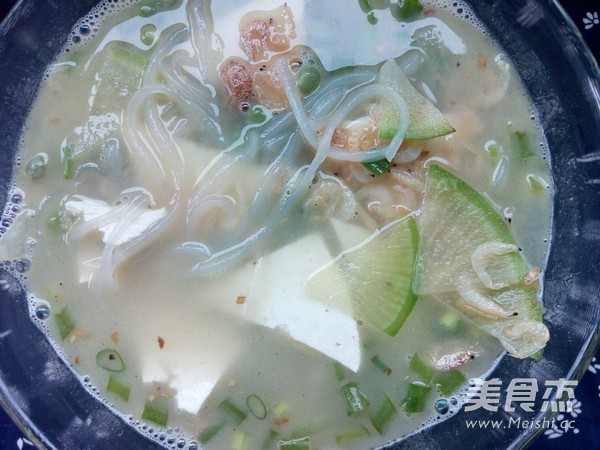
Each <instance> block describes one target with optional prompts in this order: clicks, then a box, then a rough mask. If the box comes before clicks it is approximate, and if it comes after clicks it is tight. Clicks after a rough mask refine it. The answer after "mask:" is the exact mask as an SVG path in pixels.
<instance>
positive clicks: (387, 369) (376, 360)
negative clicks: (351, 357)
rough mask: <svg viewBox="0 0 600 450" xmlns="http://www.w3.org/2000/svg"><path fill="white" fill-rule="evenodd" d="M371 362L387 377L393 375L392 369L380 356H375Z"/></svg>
mask: <svg viewBox="0 0 600 450" xmlns="http://www.w3.org/2000/svg"><path fill="white" fill-rule="evenodd" d="M371 361H372V362H373V364H375V366H377V367H378V368H379V369H381V371H382V372H383V373H385V374H386V375H390V374H391V373H392V369H391V368H390V366H388V365H387V364H386V363H385V361H384V360H383V359H381V357H380V356H379V355H375V356H373V357H372V358H371Z"/></svg>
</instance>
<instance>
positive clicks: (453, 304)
mask: <svg viewBox="0 0 600 450" xmlns="http://www.w3.org/2000/svg"><path fill="white" fill-rule="evenodd" d="M371 3H372V5H371V6H369V5H370V3H369V2H347V1H342V0H335V1H327V2H317V1H301V0H291V1H288V2H287V3H282V2H277V1H271V0H268V1H261V2H248V1H241V0H239V1H237V0H236V1H234V0H223V1H214V2H212V3H211V2H201V1H193V0H189V1H168V0H164V1H162V0H161V1H159V2H156V1H140V2H133V1H116V0H113V1H106V2H103V3H101V4H100V6H98V7H97V8H96V9H95V10H93V11H92V12H91V13H90V14H89V15H88V16H86V17H84V18H82V19H81V20H80V22H79V23H78V24H77V25H76V26H75V28H74V29H73V31H72V33H71V35H70V36H69V38H68V42H67V46H66V47H65V49H64V51H63V52H62V53H61V54H60V55H59V56H58V57H57V59H56V61H55V62H54V63H53V64H52V65H51V66H50V67H49V68H48V72H47V76H46V77H45V79H44V82H43V84H42V86H41V88H40V92H39V97H38V99H37V101H36V102H35V105H34V107H33V108H32V110H31V114H30V117H29V120H28V123H27V127H26V128H25V130H24V133H23V139H22V147H21V154H20V157H19V161H18V163H17V165H16V169H15V173H16V179H15V188H14V191H13V193H12V201H11V203H10V204H9V205H8V206H7V209H6V213H5V215H8V214H9V212H12V213H13V214H15V212H17V214H16V217H15V218H14V221H13V222H14V223H13V224H12V226H11V227H10V228H9V230H8V231H7V232H6V233H5V235H4V236H3V238H2V240H1V241H0V250H1V253H2V254H1V257H2V258H3V259H5V260H7V261H13V262H14V264H13V267H14V269H15V271H16V272H21V273H23V274H25V276H26V285H27V289H28V291H29V292H30V304H31V311H32V318H33V320H35V321H36V323H38V324H39V325H40V327H41V328H42V329H43V330H44V331H45V332H46V333H47V335H48V339H49V340H50V341H51V342H52V343H53V344H54V345H55V348H56V351H57V352H59V354H61V355H62V356H63V357H64V359H65V360H66V361H67V362H68V363H69V364H70V366H71V367H72V368H73V370H74V371H75V372H76V373H77V374H79V375H80V376H81V379H82V382H83V383H85V384H86V386H89V387H90V392H91V393H92V394H93V395H96V396H98V397H99V399H100V400H101V401H103V402H105V403H106V404H107V405H109V406H110V407H112V408H114V411H115V413H117V414H121V415H123V417H125V418H126V420H128V421H130V422H131V423H132V425H135V424H138V425H137V426H139V427H140V431H141V432H143V433H146V434H148V435H150V436H151V437H154V438H156V439H157V441H158V442H163V443H165V445H168V444H169V443H173V442H175V439H180V438H182V439H184V440H185V442H186V445H189V446H190V448H193V447H194V446H196V445H203V446H205V447H206V448H207V449H211V448H213V449H226V448H231V449H234V450H238V449H254V448H282V449H290V448H314V449H338V448H357V449H363V448H367V447H377V446H381V445H384V444H386V443H387V442H389V441H392V440H395V439H397V438H399V437H401V436H405V435H407V434H410V433H412V432H415V431H416V430H419V429H421V428H422V427H424V426H429V425H432V424H434V423H435V422H436V421H438V420H442V419H443V418H445V417H448V416H450V415H451V414H453V413H455V412H457V411H458V410H459V409H460V407H461V404H462V403H464V401H465V395H464V392H465V390H466V389H465V386H466V384H467V380H469V379H471V378H476V377H482V376H485V374H486V373H488V372H489V371H490V370H491V368H492V367H493V364H494V362H495V361H496V360H497V358H498V357H499V355H500V354H501V353H502V352H503V351H506V352H507V353H508V354H509V355H510V357H517V358H527V357H533V358H537V357H539V355H540V352H541V349H542V348H543V347H544V345H545V343H546V341H547V340H548V338H549V336H548V330H547V329H546V327H545V326H544V325H543V323H542V322H541V307H540V305H539V302H538V296H539V292H540V283H541V274H543V267H544V263H545V256H546V250H547V239H546V238H547V236H548V230H549V226H550V212H551V211H550V185H551V180H550V178H549V172H548V164H547V161H546V157H545V155H544V147H543V136H542V135H541V133H540V130H539V128H538V123H537V122H536V119H535V111H534V110H533V108H532V105H531V104H530V103H529V100H528V98H527V96H526V95H525V93H524V91H523V88H522V86H521V84H520V82H519V80H518V77H517V74H516V73H515V70H514V67H513V65H512V63H511V61H510V60H509V59H508V58H507V56H506V55H505V54H504V53H503V51H502V50H501V49H500V48H498V47H497V46H496V45H495V44H494V43H493V42H492V41H491V39H490V38H489V36H487V35H486V34H485V32H484V29H483V28H482V26H481V25H480V24H479V23H478V22H477V21H476V18H475V17H474V16H473V15H472V13H471V12H470V10H469V9H468V8H467V6H466V5H462V4H459V5H458V6H456V3H453V4H454V5H455V6H452V4H451V3H448V4H446V3H444V2H437V3H424V4H423V5H422V6H421V5H420V3H418V2H416V1H415V2H406V4H404V5H403V6H401V7H399V6H398V5H396V4H395V3H392V4H390V3H389V2H385V1H383V2H371ZM372 8H376V9H372ZM25 272H26V273H25Z"/></svg>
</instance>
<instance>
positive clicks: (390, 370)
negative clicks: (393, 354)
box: [385, 367, 392, 375]
mask: <svg viewBox="0 0 600 450" xmlns="http://www.w3.org/2000/svg"><path fill="white" fill-rule="evenodd" d="M385 374H386V375H391V374H392V369H390V368H389V367H388V368H387V369H385Z"/></svg>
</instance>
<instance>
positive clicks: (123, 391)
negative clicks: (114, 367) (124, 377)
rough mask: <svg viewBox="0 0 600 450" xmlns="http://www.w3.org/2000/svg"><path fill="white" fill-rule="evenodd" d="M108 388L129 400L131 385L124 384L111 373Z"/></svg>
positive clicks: (109, 390)
mask: <svg viewBox="0 0 600 450" xmlns="http://www.w3.org/2000/svg"><path fill="white" fill-rule="evenodd" d="M106 390H107V391H108V392H112V393H113V394H115V395H117V396H118V397H121V398H122V399H123V400H125V401H128V400H129V394H130V392H131V388H130V387H129V386H126V385H124V384H123V383H121V382H120V381H119V379H118V378H117V376H116V375H114V374H113V375H111V376H110V377H109V378H108V383H107V385H106Z"/></svg>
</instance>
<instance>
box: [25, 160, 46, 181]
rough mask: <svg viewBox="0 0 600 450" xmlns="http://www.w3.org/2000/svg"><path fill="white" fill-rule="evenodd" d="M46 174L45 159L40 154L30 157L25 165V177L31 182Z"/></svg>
mask: <svg viewBox="0 0 600 450" xmlns="http://www.w3.org/2000/svg"><path fill="white" fill-rule="evenodd" d="M45 174H46V158H45V157H44V155H42V154H37V155H35V156H32V157H31V158H29V159H28V160H27V162H26V163H25V175H27V176H28V177H29V178H31V179H32V180H39V179H40V178H42V177H43V176H44V175H45Z"/></svg>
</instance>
